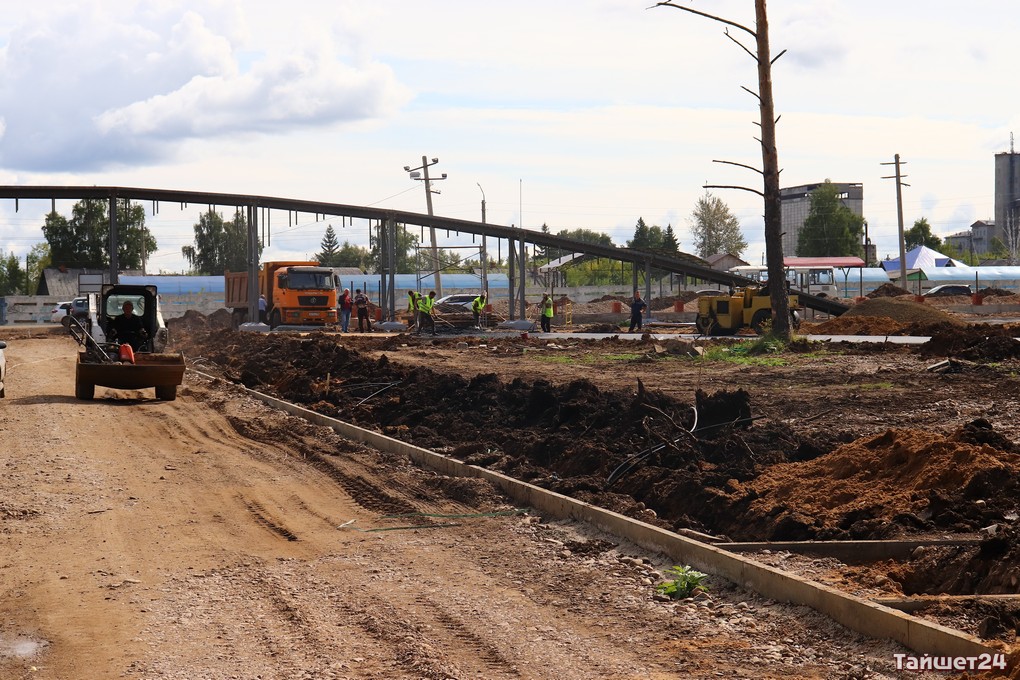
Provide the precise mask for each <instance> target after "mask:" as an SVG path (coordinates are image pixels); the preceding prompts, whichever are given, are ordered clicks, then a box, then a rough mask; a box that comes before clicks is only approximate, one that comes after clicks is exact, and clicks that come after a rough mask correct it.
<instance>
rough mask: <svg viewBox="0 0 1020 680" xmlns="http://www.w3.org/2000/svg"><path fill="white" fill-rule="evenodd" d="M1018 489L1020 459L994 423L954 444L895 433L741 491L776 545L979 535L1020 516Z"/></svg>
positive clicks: (775, 473)
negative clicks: (941, 532) (941, 533)
mask: <svg viewBox="0 0 1020 680" xmlns="http://www.w3.org/2000/svg"><path fill="white" fill-rule="evenodd" d="M1018 484H1020V455H1018V454H1017V449H1016V447H1015V446H1013V445H1012V444H1011V443H1009V442H1008V441H1004V440H1003V439H1002V438H1001V436H997V434H996V433H995V432H994V431H993V430H992V427H991V425H990V424H989V423H988V422H987V421H984V420H977V421H974V422H972V423H969V424H968V425H966V426H964V427H961V428H959V429H958V430H957V431H956V432H954V433H953V434H951V435H950V436H948V437H946V436H943V435H939V434H936V433H933V432H922V431H918V430H907V429H902V430H887V431H886V432H884V433H883V434H880V435H877V436H874V437H866V438H862V439H859V440H857V441H854V442H851V443H849V444H846V445H844V446H841V447H839V448H837V449H836V450H834V451H832V452H831V453H828V454H827V455H824V456H821V457H818V458H816V459H814V460H811V461H807V462H802V463H790V464H784V465H775V466H772V467H770V468H769V469H768V470H766V471H765V472H763V473H762V474H761V475H760V476H759V477H758V478H757V479H756V480H754V481H753V482H751V483H749V484H747V485H746V486H744V487H742V488H743V490H744V491H745V494H746V495H745V500H746V502H747V503H748V505H747V511H746V512H745V513H744V516H743V518H742V520H743V523H744V524H745V525H746V526H747V527H748V528H750V529H751V533H753V534H757V535H765V536H768V537H769V538H771V539H772V540H811V539H842V538H881V537H889V536H894V535H897V534H900V533H904V532H910V531H918V530H934V529H952V530H956V531H974V530H976V529H978V528H980V527H982V526H985V525H986V524H990V523H992V521H994V518H995V517H1001V516H1002V514H1003V513H1006V512H1016V510H1017V493H1016V491H1017V488H1018ZM978 500H981V501H982V503H976V502H975V501H978Z"/></svg>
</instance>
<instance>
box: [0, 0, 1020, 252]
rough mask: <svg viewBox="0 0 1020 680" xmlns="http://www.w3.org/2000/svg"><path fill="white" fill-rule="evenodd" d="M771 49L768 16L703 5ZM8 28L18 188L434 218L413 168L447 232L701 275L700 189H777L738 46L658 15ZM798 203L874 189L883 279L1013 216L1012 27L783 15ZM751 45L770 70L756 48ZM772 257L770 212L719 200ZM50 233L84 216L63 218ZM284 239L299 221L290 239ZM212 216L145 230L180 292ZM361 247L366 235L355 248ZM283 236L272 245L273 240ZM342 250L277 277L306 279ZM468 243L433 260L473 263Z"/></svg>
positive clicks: (184, 0) (156, 20)
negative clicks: (669, 241)
mask: <svg viewBox="0 0 1020 680" xmlns="http://www.w3.org/2000/svg"><path fill="white" fill-rule="evenodd" d="M687 2H688V5H687V6H690V7H692V8H694V9H698V10H701V11H706V12H711V13H714V14H718V15H720V16H724V17H726V18H728V19H732V20H734V21H737V22H740V23H743V24H744V25H747V26H753V2H752V0H739V1H738V0H713V1H712V2H709V1H708V0H687ZM12 4H14V6H13V7H5V11H4V13H3V15H2V16H0V103H2V105H0V184H25V185H40V184H86V185H92V184H97V185H127V186H141V187H153V188H165V189H184V190H195V191H212V192H235V193H245V194H265V195H273V196H283V197H291V198H305V199H309V200H321V201H330V202H337V203H350V204H360V205H374V206H381V207H392V208H394V209H398V210H409V211H415V212H425V200H424V198H425V197H424V191H423V187H422V186H421V183H417V182H414V181H413V180H410V179H409V178H408V177H407V174H406V173H405V172H403V170H402V168H403V167H404V166H405V165H411V166H416V165H419V164H420V161H421V157H422V156H423V155H426V156H428V157H430V158H431V157H438V158H439V159H440V163H439V164H438V165H437V166H436V168H435V171H437V172H446V173H447V174H448V179H447V180H445V181H442V182H438V183H437V184H436V188H437V189H439V190H440V191H441V194H439V195H436V196H434V205H435V212H436V213H437V214H439V215H444V216H448V217H455V218H462V219H478V218H479V217H480V202H481V197H482V194H481V191H480V189H479V185H481V187H482V190H484V192H485V197H486V199H487V216H488V220H489V221H490V222H496V223H500V224H518V225H519V224H523V226H525V227H528V228H539V227H540V226H541V225H542V224H543V223H545V224H548V225H549V227H550V228H551V229H552V230H553V231H557V230H559V229H574V228H588V229H595V230H598V231H603V232H606V233H608V234H610V235H611V236H612V238H613V240H614V241H615V242H616V243H618V244H621V245H622V244H624V242H625V241H626V240H627V239H628V238H630V237H631V236H632V234H633V230H634V224H635V222H636V221H637V219H638V218H639V217H642V218H644V220H645V221H646V222H648V223H650V224H659V225H661V226H665V225H666V224H672V225H673V227H674V229H675V230H676V231H677V233H678V235H679V237H680V239H681V247H682V248H685V249H690V248H691V247H692V238H691V236H690V225H689V218H690V214H691V212H692V210H693V209H694V205H695V203H696V201H697V199H698V197H699V196H701V195H702V194H703V193H704V189H703V188H702V185H704V184H706V183H710V184H746V185H753V186H756V187H757V186H758V181H757V176H756V175H754V174H753V173H750V172H749V171H746V170H742V169H739V168H735V167H731V166H725V165H720V164H717V163H713V162H712V161H713V159H721V160H729V161H735V162H740V163H746V164H749V165H758V164H760V152H759V149H758V146H757V144H756V142H755V141H754V139H753V137H754V136H755V135H756V128H755V126H754V120H755V119H756V116H757V108H756V101H755V100H754V99H753V98H752V97H751V96H750V95H749V94H747V93H746V92H745V91H743V90H742V89H741V86H747V87H750V88H752V89H753V88H754V87H755V82H756V75H755V71H754V62H753V61H752V60H751V59H750V57H749V56H748V55H747V54H746V53H744V52H743V51H742V50H741V49H740V48H739V47H738V46H737V45H735V44H734V43H733V42H732V41H731V40H729V39H728V38H727V37H726V36H725V35H724V34H723V26H722V25H721V24H717V23H715V22H711V21H709V20H707V19H703V18H700V17H697V16H694V15H691V14H688V13H686V12H681V11H677V10H675V9H670V8H651V9H650V8H649V5H651V4H652V3H651V2H648V1H647V0H646V1H644V2H642V1H640V0H639V1H636V2H635V1H632V0H603V1H599V0H594V1H589V2H577V1H575V0H558V1H557V2H555V3H552V2H545V1H539V0H519V1H517V2H513V3H479V2H467V1H462V0H444V1H443V2H438V3H420V2H411V1H409V0H390V1H388V2H368V1H367V0H350V1H346V2H345V1H344V0H333V1H330V2H320V1H319V0H303V1H302V0H299V1H298V2H296V3H284V4H281V3H265V2H259V3H253V2H237V1H235V2H231V1H227V0H161V1H160V2H135V1H132V0H102V2H100V1H98V0H81V1H75V2H66V1H64V0H39V1H38V2H34V3H12ZM769 17H770V33H771V37H772V45H773V53H774V54H775V53H778V52H779V51H781V50H783V49H785V50H787V53H786V55H784V56H783V57H782V58H780V59H779V61H778V62H777V64H776V66H775V70H774V76H773V77H774V82H775V97H776V107H777V112H778V113H780V114H782V118H781V120H780V123H779V129H778V141H779V158H780V165H781V166H782V168H783V174H782V178H783V181H782V183H783V185H784V186H792V185H797V184H804V183H810V182H818V181H821V180H824V179H826V178H829V179H832V180H834V181H842V182H863V183H864V210H865V217H866V218H867V220H868V222H869V226H870V233H871V235H872V238H873V240H874V241H876V243H877V244H878V252H879V255H880V256H884V255H886V254H890V255H894V256H895V254H896V241H895V234H896V204H895V186H894V185H893V182H892V181H891V180H888V179H882V178H883V177H884V176H885V175H889V174H892V173H891V169H890V168H889V167H888V166H883V165H881V163H885V162H890V161H892V159H893V155H894V154H896V153H899V154H900V155H901V157H902V158H903V160H905V161H906V163H907V165H905V166H904V171H905V173H906V174H907V175H908V177H907V178H906V180H905V181H906V182H907V183H909V184H910V186H909V187H907V188H905V189H904V202H905V203H904V217H905V220H906V221H907V225H908V226H909V225H910V224H912V222H913V220H915V219H917V218H919V217H922V216H923V217H926V218H927V219H928V220H929V222H930V223H931V224H932V225H933V228H934V231H935V232H936V233H938V234H941V235H946V234H949V233H953V232H957V231H960V230H962V229H965V228H966V227H967V226H969V225H970V223H971V222H973V221H974V220H977V219H986V218H990V217H991V216H992V214H993V209H994V205H993V203H994V201H993V195H994V185H993V180H994V160H993V156H994V154H995V153H996V152H1001V151H1006V150H1008V149H1009V143H1010V132H1011V131H1013V130H1016V131H1017V132H1018V133H1020V125H1018V123H1020V106H1018V104H1020V102H1018V99H1020V93H1018V92H1017V89H1016V87H1015V86H1014V85H1015V75H1014V73H1013V72H1012V71H1013V68H1012V66H1013V64H1014V62H1015V57H1014V55H1013V54H1011V50H1012V49H1013V48H1012V45H1013V44H1014V38H1013V35H1012V31H1013V27H1015V26H1017V25H1020V4H1017V3H1003V2H1000V1H998V0H996V1H994V2H993V1H991V0H975V1H973V2H970V3H966V4H960V3H950V2H941V1H936V2H924V1H921V0H917V1H914V0H905V1H903V2H897V3H889V2H882V3H880V2H876V1H872V0H863V1H860V2H854V3H849V2H845V1H843V2H837V1H834V0H833V1H826V0H820V1H819V0H810V1H799V2H798V1H785V2H784V1H779V0H773V2H772V3H770V5H769ZM731 35H732V36H733V37H734V38H736V39H738V40H741V41H742V42H744V44H746V45H748V46H751V42H750V37H749V36H745V35H744V34H743V33H742V32H741V31H739V30H732V29H731ZM714 193H715V194H716V195H718V196H719V197H720V198H721V199H722V200H724V201H725V202H726V203H727V204H728V205H729V206H730V208H731V210H732V211H733V212H734V214H736V215H737V217H738V218H739V220H740V222H741V225H742V229H743V231H744V234H745V238H746V239H747V241H748V242H749V244H750V246H749V248H748V250H747V251H745V253H744V258H745V259H747V260H749V261H751V262H758V261H760V259H761V253H762V252H763V251H764V243H763V238H762V218H761V213H762V207H761V202H760V199H759V198H758V197H757V196H755V195H754V194H750V193H747V192H740V191H722V190H718V191H715V192H714ZM57 208H58V210H59V211H60V212H62V213H63V214H65V215H69V214H70V208H71V206H70V203H68V204H67V205H63V204H61V203H59V202H58V205H57ZM48 209H49V204H48V202H46V201H38V202H26V201H22V202H21V205H20V210H19V212H17V213H15V212H14V206H13V201H6V202H3V203H0V249H2V251H3V252H5V253H6V252H11V251H13V252H15V253H16V254H18V255H19V256H21V257H23V256H24V254H25V253H27V252H28V250H29V249H30V248H31V246H32V245H33V244H34V243H38V242H41V241H42V240H43V238H42V232H41V228H40V227H41V225H42V216H43V215H44V213H45V212H46V211H47V210H48ZM282 219H284V220H285V219H286V217H283V218H282ZM196 220H197V214H196V213H195V211H194V209H192V210H190V211H188V210H185V211H181V210H178V209H177V206H169V205H164V206H162V207H161V209H160V213H159V215H157V216H152V217H150V218H149V222H148V224H149V226H150V228H151V229H152V230H153V233H154V235H155V236H156V238H157V241H158V242H159V244H160V250H159V252H157V253H156V254H155V255H154V257H153V258H152V259H151V260H150V267H151V268H152V269H153V270H156V271H158V270H161V269H162V270H164V271H181V270H182V269H183V268H184V266H185V264H184V260H183V258H182V257H181V255H180V249H181V246H184V245H188V244H190V243H191V241H192V233H193V232H192V225H193V224H194V223H195V221H196ZM332 222H333V223H334V227H335V228H337V230H338V232H339V233H340V237H341V239H347V240H350V241H352V242H355V243H359V244H366V243H367V225H365V224H363V223H358V222H355V223H354V224H353V225H351V224H347V225H345V226H343V227H342V228H341V225H340V221H339V220H332ZM274 223H279V222H278V220H276V219H275V218H274ZM325 227H326V222H318V223H316V222H314V221H309V222H307V223H302V224H300V225H296V226H295V227H291V228H290V229H288V230H287V231H282V230H281V231H280V232H279V233H278V234H276V236H275V237H274V239H273V247H272V248H270V249H268V250H267V251H266V253H265V254H264V257H266V258H283V257H294V256H301V257H303V256H306V255H312V254H314V253H315V252H316V251H318V249H319V242H320V241H321V238H322V234H323V231H324V230H325ZM459 244H460V243H459V242H458V241H457V240H456V239H455V238H451V239H449V240H445V239H443V240H441V245H444V246H454V245H459Z"/></svg>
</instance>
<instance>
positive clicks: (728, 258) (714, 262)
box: [705, 253, 748, 272]
mask: <svg viewBox="0 0 1020 680" xmlns="http://www.w3.org/2000/svg"><path fill="white" fill-rule="evenodd" d="M705 261H706V262H708V266H710V267H711V268H712V269H718V270H719V271H721V272H725V271H729V270H730V269H732V268H733V267H746V266H747V265H748V263H747V262H744V261H743V260H741V259H740V258H739V257H737V256H736V255H734V254H733V253H716V254H715V255H709V256H708V257H706V258H705Z"/></svg>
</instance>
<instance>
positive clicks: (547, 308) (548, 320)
mask: <svg viewBox="0 0 1020 680" xmlns="http://www.w3.org/2000/svg"><path fill="white" fill-rule="evenodd" d="M541 311H542V332H543V333H552V318H553V301H552V297H551V296H550V295H549V293H542V307H541Z"/></svg>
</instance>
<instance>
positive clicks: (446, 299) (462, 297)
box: [436, 293, 478, 312]
mask: <svg viewBox="0 0 1020 680" xmlns="http://www.w3.org/2000/svg"><path fill="white" fill-rule="evenodd" d="M476 297H478V296H477V295H472V294H470V293H456V294H454V295H444V296H443V297H441V298H439V299H438V300H436V304H437V305H452V306H454V307H463V308H464V309H466V310H468V311H469V312H470V311H471V303H472V302H474V301H475V298H476Z"/></svg>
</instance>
